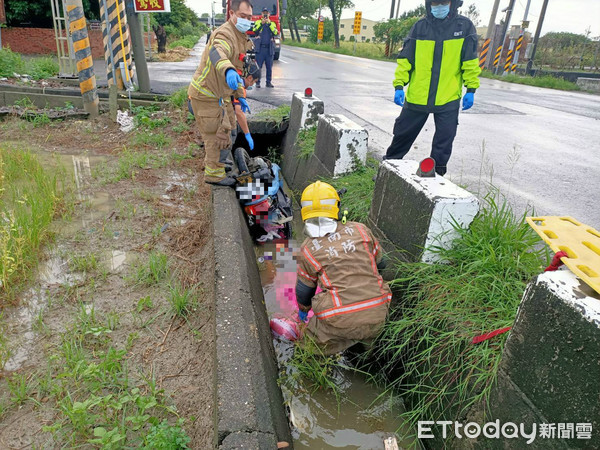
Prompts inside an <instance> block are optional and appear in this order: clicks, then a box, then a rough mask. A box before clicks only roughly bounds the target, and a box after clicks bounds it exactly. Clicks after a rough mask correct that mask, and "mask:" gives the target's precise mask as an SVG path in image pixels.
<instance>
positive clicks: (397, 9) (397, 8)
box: [396, 0, 400, 19]
mask: <svg viewBox="0 0 600 450" xmlns="http://www.w3.org/2000/svg"><path fill="white" fill-rule="evenodd" d="M398 17H400V0H398V4H397V5H396V19H397V18H398Z"/></svg>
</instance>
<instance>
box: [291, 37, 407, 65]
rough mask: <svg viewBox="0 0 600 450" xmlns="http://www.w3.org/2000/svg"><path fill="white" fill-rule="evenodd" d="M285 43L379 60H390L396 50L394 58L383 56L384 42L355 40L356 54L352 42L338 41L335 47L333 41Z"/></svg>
mask: <svg viewBox="0 0 600 450" xmlns="http://www.w3.org/2000/svg"><path fill="white" fill-rule="evenodd" d="M285 45H288V46H291V47H301V48H309V49H312V50H319V51H322V52H329V53H337V54H339V55H349V56H359V57H361V58H368V59H376V60H379V61H392V60H394V58H395V55H396V53H397V52H393V54H394V58H386V57H385V44H374V43H371V42H357V43H356V54H354V43H353V42H340V47H339V48H335V47H334V46H333V43H322V44H314V43H312V42H297V41H292V40H290V39H287V40H286V41H285Z"/></svg>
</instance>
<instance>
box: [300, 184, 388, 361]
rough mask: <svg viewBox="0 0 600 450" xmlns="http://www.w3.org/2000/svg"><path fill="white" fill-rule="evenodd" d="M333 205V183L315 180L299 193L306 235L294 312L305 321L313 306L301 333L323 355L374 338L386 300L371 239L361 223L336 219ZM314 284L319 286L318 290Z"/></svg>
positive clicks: (380, 256) (380, 261) (379, 255)
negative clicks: (318, 348) (316, 346)
mask: <svg viewBox="0 0 600 450" xmlns="http://www.w3.org/2000/svg"><path fill="white" fill-rule="evenodd" d="M339 204H340V197H339V195H338V193H337V192H336V190H335V189H334V188H333V186H331V185H329V184H327V183H323V182H321V181H317V182H316V183H313V184H311V185H309V186H308V187H307V188H306V189H305V190H304V192H303V193H302V198H301V205H302V220H303V221H304V224H305V228H304V233H305V234H306V235H307V239H306V240H305V241H304V242H303V243H302V246H301V248H300V257H299V260H298V268H297V281H296V301H297V302H298V308H299V312H298V317H299V318H300V320H302V321H306V320H307V318H308V312H309V311H310V310H311V309H312V310H313V311H314V316H313V317H311V319H310V321H309V323H308V326H307V327H306V329H305V330H304V337H305V338H306V337H308V338H309V339H313V340H314V341H315V342H316V343H317V344H318V345H319V346H320V347H321V349H322V351H323V353H324V354H334V353H338V352H341V351H343V350H345V349H347V348H349V347H351V346H352V345H354V344H356V343H357V342H361V341H362V342H368V341H370V340H372V339H373V338H375V337H376V336H377V334H378V333H379V331H380V330H381V328H382V327H383V325H384V323H385V319H386V316H387V311H388V306H389V304H390V301H391V299H392V294H391V291H390V288H389V287H388V285H387V284H386V283H385V282H384V281H383V278H382V277H381V275H380V274H379V270H380V269H383V268H384V267H385V264H384V262H383V254H382V250H381V248H380V247H379V243H378V242H377V239H375V237H374V236H373V233H372V232H371V230H369V228H367V227H366V226H365V225H363V224H361V223H358V222H346V220H345V218H340V206H339ZM340 219H341V220H340ZM317 284H318V285H319V286H320V287H321V289H322V292H319V293H318V294H316V289H317ZM315 294H316V295H315Z"/></svg>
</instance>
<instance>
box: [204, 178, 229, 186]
mask: <svg viewBox="0 0 600 450" xmlns="http://www.w3.org/2000/svg"><path fill="white" fill-rule="evenodd" d="M206 183H208V184H212V185H215V186H235V185H236V184H237V180H236V179H235V178H233V177H231V176H226V177H225V178H223V179H222V180H221V181H206Z"/></svg>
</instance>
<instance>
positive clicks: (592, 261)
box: [527, 216, 600, 294]
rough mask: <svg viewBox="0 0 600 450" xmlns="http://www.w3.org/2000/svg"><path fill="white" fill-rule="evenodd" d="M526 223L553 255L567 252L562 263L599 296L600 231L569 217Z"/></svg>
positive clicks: (529, 220)
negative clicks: (566, 256)
mask: <svg viewBox="0 0 600 450" xmlns="http://www.w3.org/2000/svg"><path fill="white" fill-rule="evenodd" d="M527 223H529V225H530V226H531V228H533V229H534V230H535V232H536V233H537V234H539V235H540V237H541V238H542V239H543V240H544V242H546V243H547V244H548V245H549V246H550V248H551V249H552V250H553V251H554V252H560V251H563V252H566V253H567V254H568V255H569V257H568V258H562V259H561V261H562V262H563V263H565V265H566V266H567V267H568V268H569V269H571V271H572V272H573V273H574V274H575V275H577V276H578V277H579V278H581V279H582V280H583V281H585V282H586V283H587V284H588V285H589V286H590V287H591V288H592V289H594V290H595V291H596V292H598V293H599V294H600V232H598V231H597V230H595V229H593V228H592V227H590V226H588V225H584V224H582V223H581V222H579V221H577V220H575V219H573V218H572V217H558V216H542V217H528V218H527Z"/></svg>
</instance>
